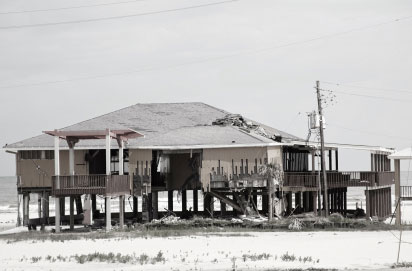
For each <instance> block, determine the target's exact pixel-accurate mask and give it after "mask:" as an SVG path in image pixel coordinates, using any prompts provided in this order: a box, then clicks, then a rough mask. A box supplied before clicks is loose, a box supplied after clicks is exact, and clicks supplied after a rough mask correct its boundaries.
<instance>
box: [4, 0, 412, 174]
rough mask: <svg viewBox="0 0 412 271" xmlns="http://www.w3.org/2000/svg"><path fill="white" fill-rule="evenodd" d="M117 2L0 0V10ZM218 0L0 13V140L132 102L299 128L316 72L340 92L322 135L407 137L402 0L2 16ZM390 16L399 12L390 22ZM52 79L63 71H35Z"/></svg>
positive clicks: (348, 160) (357, 163)
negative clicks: (185, 106) (216, 110)
mask: <svg viewBox="0 0 412 271" xmlns="http://www.w3.org/2000/svg"><path fill="white" fill-rule="evenodd" d="M119 1H120V0H106V1H103V0H101V1H96V0H85V1H84V0H82V1H80V0H71V1H68V0H58V1H57V0H53V1H46V0H37V1H29V0H24V1H21V0H0V13H6V12H12V11H24V10H26V11H27V10H33V9H53V8H61V7H73V6H82V5H95V4H102V3H113V2H119ZM220 1H221V0H190V1H189V0H168V1H162V0H146V1H134V2H130V3H123V4H118V5H105V6H94V7H87V8H76V9H63V10H54V11H44V12H35V13H29V12H26V13H17V14H16V13H14V14H0V37H1V38H0V41H1V42H0V60H1V61H0V93H1V99H0V113H1V114H0V126H1V131H2V133H1V136H0V144H1V145H2V146H3V145H5V144H6V143H13V142H16V141H19V140H21V139H25V138H28V137H31V136H35V135H38V134H40V133H41V131H43V130H47V129H55V128H60V127H64V126H67V125H70V124H73V123H76V122H79V121H82V120H84V119H88V118H91V117H94V116H98V115H101V114H104V113H107V112H110V111H113V110H116V109H119V108H122V107H125V106H128V105H132V104H135V103H145V102H185V101H201V102H205V103H208V104H211V105H214V106H216V107H220V108H223V109H225V110H228V111H230V112H233V113H241V114H243V115H245V116H247V117H249V118H251V119H254V120H257V121H260V122H263V123H266V124H268V125H271V126H273V127H276V128H278V129H283V130H285V131H287V132H290V133H292V134H295V135H298V136H301V137H305V136H306V134H307V120H306V114H305V112H308V111H311V110H313V109H315V107H316V97H315V93H314V89H313V86H314V84H315V81H316V80H320V81H322V83H321V87H322V88H325V89H330V90H333V91H339V93H338V92H335V94H336V95H337V101H338V103H337V104H336V105H333V106H330V107H328V108H327V109H326V112H325V114H326V120H327V123H328V127H327V130H326V140H327V141H329V142H342V143H354V144H370V145H383V146H389V147H397V148H402V147H407V146H411V145H412V128H411V125H410V124H409V122H410V121H409V119H408V116H410V115H411V113H412V109H411V105H412V76H411V75H412V53H411V48H412V31H411V29H412V18H409V19H406V18H405V17H408V16H412V1H402V0H399V1H387V0H386V1H383V0H344V1H343V0H342V1H337V0H329V1H324V0H288V1H274V0H259V1H252V0H240V1H234V2H230V3H224V4H219V5H211V6H205V7H201V8H192V9H185V10H181V11H174V12H163V13H158V14H151V15H146V16H134V17H127V18H118V19H111V20H99V21H94V22H82V23H72V24H60V25H47V26H42V27H20V28H5V27H9V26H21V25H33V24H43V23H51V22H64V21H79V20H80V21H84V20H88V19H94V18H106V17H113V16H124V15H132V14H141V13H147V12H153V11H162V10H170V9H176V8H183V7H190V6H198V5H203V4H208V3H216V2H220ZM398 18H404V19H401V20H399V21H397V22H394V20H395V19H398ZM381 23H383V24H381ZM378 24H380V25H378ZM113 74H118V75H115V76H105V75H113ZM119 74H120V75H119ZM92 77H96V78H92ZM80 78H83V79H81V80H79V79H80ZM84 78H88V79H84ZM66 80H67V81H66ZM53 81H65V82H60V83H49V84H43V83H44V82H53ZM42 82H43V83H42ZM323 82H334V83H342V84H347V85H350V87H349V86H336V85H328V84H325V83H323ZM37 83H41V84H37ZM16 85H20V86H18V87H10V86H16ZM354 86H356V87H354ZM360 87H363V88H360ZM341 92H346V93H348V92H349V93H350V94H352V95H347V94H342V93H341ZM353 94H355V95H366V96H376V97H391V99H393V100H389V99H381V98H371V97H364V96H353ZM299 112H301V114H300V115H299V114H298V113H299ZM194 113H195V112H194ZM391 135H392V136H391ZM342 155H343V156H347V157H343V158H342V159H341V161H340V162H341V165H342V164H343V166H344V167H347V168H348V169H354V170H355V169H358V168H359V167H361V166H368V165H369V160H368V157H369V156H368V154H362V155H355V156H352V157H349V156H348V155H345V154H342ZM14 173H15V165H14V157H13V156H12V155H10V154H6V153H4V152H3V151H2V152H1V153H0V176H1V175H14Z"/></svg>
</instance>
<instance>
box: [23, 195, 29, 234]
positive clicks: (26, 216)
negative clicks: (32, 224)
mask: <svg viewBox="0 0 412 271" xmlns="http://www.w3.org/2000/svg"><path fill="white" fill-rule="evenodd" d="M29 204H30V194H29V193H25V194H23V226H28V225H29V211H30V210H29V206H30V205H29Z"/></svg>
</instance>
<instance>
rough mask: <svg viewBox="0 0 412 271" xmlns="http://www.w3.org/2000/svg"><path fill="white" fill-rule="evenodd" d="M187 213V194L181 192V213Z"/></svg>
mask: <svg viewBox="0 0 412 271" xmlns="http://www.w3.org/2000/svg"><path fill="white" fill-rule="evenodd" d="M186 211H187V192H186V190H182V212H186Z"/></svg>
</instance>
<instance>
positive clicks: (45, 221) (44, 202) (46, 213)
mask: <svg viewBox="0 0 412 271" xmlns="http://www.w3.org/2000/svg"><path fill="white" fill-rule="evenodd" d="M42 206H43V222H42V223H43V225H48V224H49V194H48V193H47V192H43V196H42Z"/></svg>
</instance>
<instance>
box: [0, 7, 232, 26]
mask: <svg viewBox="0 0 412 271" xmlns="http://www.w3.org/2000/svg"><path fill="white" fill-rule="evenodd" d="M237 1H240V0H226V1H220V2H213V3H207V4H201V5H195V6H187V7H181V8H172V9H164V10H158V11H149V12H143V13H136V14H129V15H121V16H110V17H101V18H92V19H83V20H73V21H63V22H49V23H38V24H21V25H9V26H0V30H5V29H19V28H33V27H44V26H57V25H68V24H80V23H91V22H100V21H109V20H117V19H127V18H134V17H141V16H147V15H154V14H161V13H170V12H177V11H184V10H190V9H198V8H204V7H210V6H216V5H222V4H228V3H232V2H237Z"/></svg>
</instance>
